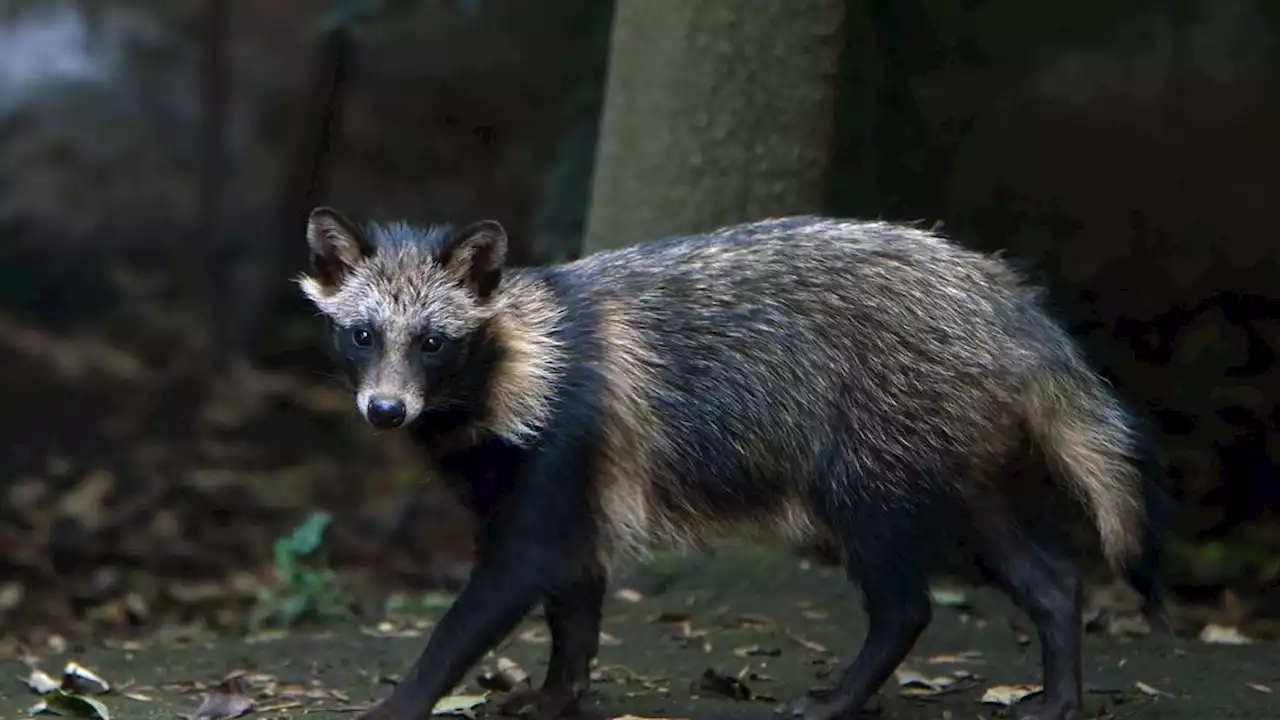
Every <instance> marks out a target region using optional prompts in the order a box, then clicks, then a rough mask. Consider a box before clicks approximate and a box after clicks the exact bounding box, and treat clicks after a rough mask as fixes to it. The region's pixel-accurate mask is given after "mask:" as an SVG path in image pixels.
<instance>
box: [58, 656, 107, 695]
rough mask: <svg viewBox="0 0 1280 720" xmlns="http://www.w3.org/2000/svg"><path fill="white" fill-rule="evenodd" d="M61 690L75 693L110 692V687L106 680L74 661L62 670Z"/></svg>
mask: <svg viewBox="0 0 1280 720" xmlns="http://www.w3.org/2000/svg"><path fill="white" fill-rule="evenodd" d="M62 688H63V689H64V690H68V691H70V692H76V693H94V694H100V693H107V692H111V685H110V684H108V683H107V681H106V680H103V679H102V678H101V677H99V676H98V675H97V673H95V672H93V671H92V670H90V669H89V668H87V667H85V666H83V665H81V664H80V663H78V662H75V661H74V660H73V661H71V662H69V663H67V665H66V667H65V668H63V670H62Z"/></svg>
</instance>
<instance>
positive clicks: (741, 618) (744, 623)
mask: <svg viewBox="0 0 1280 720" xmlns="http://www.w3.org/2000/svg"><path fill="white" fill-rule="evenodd" d="M777 626H778V623H777V622H776V621H775V620H773V618H769V617H765V616H764V615H756V614H754V613H744V614H742V615H735V616H733V617H731V618H729V619H728V620H726V621H725V622H724V627H727V628H732V629H744V630H746V629H751V630H771V629H773V628H775V627H777Z"/></svg>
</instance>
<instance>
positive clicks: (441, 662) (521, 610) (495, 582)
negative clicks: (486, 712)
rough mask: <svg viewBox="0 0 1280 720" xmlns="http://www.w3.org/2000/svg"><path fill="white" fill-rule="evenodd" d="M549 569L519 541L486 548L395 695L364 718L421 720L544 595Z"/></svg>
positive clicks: (363, 719) (362, 719)
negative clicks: (532, 559) (523, 547)
mask: <svg viewBox="0 0 1280 720" xmlns="http://www.w3.org/2000/svg"><path fill="white" fill-rule="evenodd" d="M546 571H547V568H545V567H542V566H540V565H539V564H538V563H535V562H529V558H528V557H527V553H526V552H523V551H521V550H520V549H519V545H518V544H516V543H511V542H505V543H501V544H500V545H498V546H496V547H493V548H492V549H491V550H490V551H487V552H484V553H483V554H482V556H481V558H480V560H479V562H478V563H477V564H476V566H475V568H474V569H473V570H472V573H471V577H470V579H469V580H468V581H467V585H466V587H465V588H463V590H462V594H461V595H459V596H458V599H457V600H456V601H455V602H454V603H453V606H452V607H450V608H449V610H448V611H447V612H446V613H445V614H444V617H443V618H441V619H440V624H439V625H437V626H436V628H435V630H434V631H433V632H432V633H431V638H430V639H429V640H428V641H427V647H426V648H425V649H424V650H423V651H422V653H421V655H419V656H418V659H417V660H416V661H414V663H413V665H412V666H411V667H410V668H409V671H408V672H407V673H405V676H404V679H403V680H401V681H400V683H399V684H398V685H396V687H395V689H394V690H392V692H391V695H390V696H389V697H387V699H386V700H384V701H382V702H381V703H379V704H378V705H377V706H375V707H374V708H372V709H371V710H369V711H367V712H365V713H364V714H363V715H361V716H360V720H419V719H420V718H426V717H428V716H430V715H431V711H432V709H433V708H434V707H435V704H436V702H438V701H439V700H440V698H441V697H443V696H444V695H445V694H446V693H448V692H449V691H450V690H452V689H453V688H454V687H455V686H457V685H458V683H459V682H461V681H462V678H463V676H464V675H465V674H466V673H467V671H469V670H470V669H471V668H472V667H473V666H474V665H475V664H476V662H478V661H479V659H480V657H481V656H482V655H483V654H484V653H485V652H487V651H488V650H490V649H491V648H492V647H493V646H495V645H497V644H498V643H499V642H500V641H501V640H502V639H503V638H504V637H506V636H507V634H508V633H510V632H511V630H512V629H514V628H515V626H516V625H517V624H519V623H520V621H521V620H522V619H523V618H524V616H525V615H526V614H527V613H528V612H529V610H530V609H531V608H532V607H533V604H534V603H535V602H537V601H538V598H539V597H540V596H541V595H542V594H543V589H544V587H545V582H546V574H545V573H546Z"/></svg>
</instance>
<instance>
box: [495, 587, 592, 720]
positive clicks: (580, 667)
mask: <svg viewBox="0 0 1280 720" xmlns="http://www.w3.org/2000/svg"><path fill="white" fill-rule="evenodd" d="M605 585H606V582H605V575H604V572H603V570H601V569H599V568H594V569H591V570H589V571H588V572H587V573H585V574H583V575H582V576H581V577H580V578H578V579H577V580H575V581H573V582H571V583H569V584H567V585H565V586H564V587H563V588H562V589H557V590H553V591H552V592H551V593H550V594H548V596H547V598H546V602H545V606H546V614H547V625H548V627H549V628H550V629H551V659H550V661H549V662H548V664H547V677H546V679H545V680H543V683H542V687H541V688H540V689H538V690H526V691H523V692H518V693H515V694H513V695H511V696H510V697H509V698H507V700H506V701H505V702H504V703H503V704H502V706H501V711H502V712H503V713H505V714H508V715H531V716H532V717H533V718H534V720H553V719H554V718H557V717H560V716H563V715H568V714H572V713H574V712H575V711H576V710H577V708H578V702H579V701H580V700H581V699H582V697H583V696H584V695H585V694H586V692H587V690H588V689H589V688H590V687H591V660H592V659H593V658H594V657H595V656H596V653H597V652H598V651H599V649H600V616H601V610H602V606H603V604H604V592H605Z"/></svg>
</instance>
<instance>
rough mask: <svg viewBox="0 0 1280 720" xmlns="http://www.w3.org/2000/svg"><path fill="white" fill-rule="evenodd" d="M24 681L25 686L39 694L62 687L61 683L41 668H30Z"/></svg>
mask: <svg viewBox="0 0 1280 720" xmlns="http://www.w3.org/2000/svg"><path fill="white" fill-rule="evenodd" d="M25 682H26V683H27V687H29V688H31V689H32V690H34V691H36V692H37V693H40V694H41V695H44V694H46V693H51V692H53V691H54V690H57V689H58V688H60V687H62V683H60V682H58V681H57V680H54V679H53V678H52V677H51V676H50V675H49V673H47V672H45V671H43V670H41V669H40V668H32V670H31V674H30V675H28V676H27V679H26V680H25Z"/></svg>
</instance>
